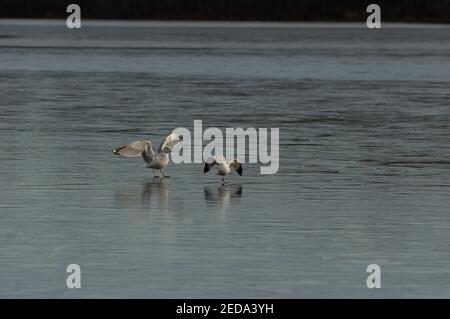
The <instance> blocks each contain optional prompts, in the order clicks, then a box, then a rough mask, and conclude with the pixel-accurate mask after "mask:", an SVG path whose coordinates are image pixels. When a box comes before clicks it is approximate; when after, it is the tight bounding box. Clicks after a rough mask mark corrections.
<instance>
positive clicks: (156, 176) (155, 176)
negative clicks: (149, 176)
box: [153, 169, 159, 178]
mask: <svg viewBox="0 0 450 319" xmlns="http://www.w3.org/2000/svg"><path fill="white" fill-rule="evenodd" d="M153 178H159V176H158V175H156V174H155V169H153Z"/></svg>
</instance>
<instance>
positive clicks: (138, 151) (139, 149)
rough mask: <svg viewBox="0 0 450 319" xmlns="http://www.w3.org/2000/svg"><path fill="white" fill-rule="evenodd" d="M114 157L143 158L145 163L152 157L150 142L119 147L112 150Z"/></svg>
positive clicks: (138, 142)
mask: <svg viewBox="0 0 450 319" xmlns="http://www.w3.org/2000/svg"><path fill="white" fill-rule="evenodd" d="M113 153H114V154H116V155H121V156H125V157H138V156H142V157H144V160H145V161H148V160H150V161H151V158H152V157H153V155H154V152H153V148H152V142H150V141H135V142H131V143H130V144H127V145H123V146H120V147H118V148H116V149H114V150H113Z"/></svg>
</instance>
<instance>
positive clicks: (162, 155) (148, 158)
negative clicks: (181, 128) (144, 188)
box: [113, 133, 183, 177]
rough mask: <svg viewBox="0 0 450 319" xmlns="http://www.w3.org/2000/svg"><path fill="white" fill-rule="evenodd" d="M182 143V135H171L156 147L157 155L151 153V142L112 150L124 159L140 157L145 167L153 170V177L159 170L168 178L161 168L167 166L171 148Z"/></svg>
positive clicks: (142, 142) (130, 144)
mask: <svg viewBox="0 0 450 319" xmlns="http://www.w3.org/2000/svg"><path fill="white" fill-rule="evenodd" d="M182 141H183V135H179V134H175V133H172V134H170V135H168V136H167V137H166V138H165V139H164V140H163V141H162V143H161V145H160V146H159V147H158V153H155V151H153V147H152V142H150V141H147V140H141V141H135V142H131V143H129V144H127V145H123V146H120V147H118V148H115V149H114V150H113V153H114V154H116V155H120V156H124V157H138V156H142V158H143V159H144V161H145V162H146V163H147V165H146V167H148V168H152V169H153V175H154V176H155V177H158V176H156V175H155V169H156V170H159V171H160V172H161V174H162V175H163V176H164V177H169V176H168V175H166V174H164V172H163V168H165V167H166V166H167V165H168V164H169V160H170V158H169V154H170V153H171V152H172V150H173V147H174V146H175V145H176V144H178V143H181V142H182Z"/></svg>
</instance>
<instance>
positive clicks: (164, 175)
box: [159, 168, 170, 178]
mask: <svg viewBox="0 0 450 319" xmlns="http://www.w3.org/2000/svg"><path fill="white" fill-rule="evenodd" d="M159 171H160V172H161V174H162V176H163V177H166V178H167V177H170V176H169V175H166V174H164V172H163V170H162V168H161V169H160V170H159Z"/></svg>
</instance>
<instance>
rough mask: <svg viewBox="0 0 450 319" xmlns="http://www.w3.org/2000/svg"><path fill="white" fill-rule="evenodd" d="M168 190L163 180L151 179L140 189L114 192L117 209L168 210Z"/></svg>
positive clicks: (134, 188) (130, 188)
mask: <svg viewBox="0 0 450 319" xmlns="http://www.w3.org/2000/svg"><path fill="white" fill-rule="evenodd" d="M169 198H170V189H169V185H168V184H167V182H166V181H165V180H164V179H163V178H153V179H152V180H150V181H147V182H145V183H144V185H143V186H141V187H139V188H138V187H137V186H136V187H128V188H123V189H120V190H117V191H116V194H115V200H116V207H117V208H141V209H162V210H167V209H168V208H169Z"/></svg>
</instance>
